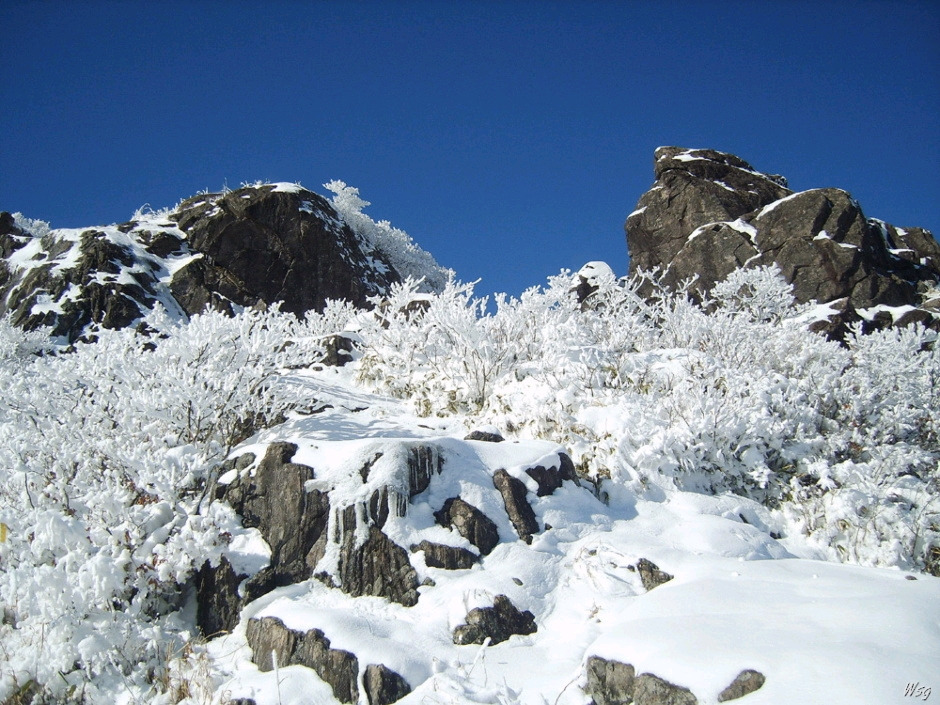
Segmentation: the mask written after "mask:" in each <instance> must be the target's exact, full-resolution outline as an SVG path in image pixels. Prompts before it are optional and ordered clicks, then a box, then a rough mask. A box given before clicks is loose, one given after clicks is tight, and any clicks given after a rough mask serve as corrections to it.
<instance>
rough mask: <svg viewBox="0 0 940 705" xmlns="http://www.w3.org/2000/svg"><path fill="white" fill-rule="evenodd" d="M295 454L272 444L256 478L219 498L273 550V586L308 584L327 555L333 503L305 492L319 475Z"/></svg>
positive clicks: (246, 479)
mask: <svg viewBox="0 0 940 705" xmlns="http://www.w3.org/2000/svg"><path fill="white" fill-rule="evenodd" d="M296 452H297V446H296V445H294V444H293V443H272V444H271V445H269V446H268V449H267V452H266V453H265V455H264V458H263V459H262V460H261V462H260V463H259V464H258V467H257V469H256V470H255V473H254V476H251V475H241V476H239V477H238V478H237V479H236V480H235V481H234V482H232V483H230V484H228V485H225V486H223V487H222V489H221V490H220V491H219V492H218V493H217V494H218V497H219V498H220V499H224V500H225V501H226V502H228V503H229V504H230V505H231V506H232V508H233V509H235V511H236V512H238V514H239V515H241V517H242V519H243V522H244V525H245V526H246V527H250V528H258V529H260V531H261V535H262V536H263V537H264V540H265V541H266V542H267V543H268V545H269V546H270V547H271V565H272V575H271V582H272V585H273V586H279V585H290V584H292V583H296V582H300V581H301V580H306V579H307V578H309V577H310V576H311V575H312V574H313V572H312V571H313V568H314V567H315V566H316V564H317V562H318V561H319V560H320V558H322V557H323V553H324V550H325V544H326V528H327V522H328V519H329V512H330V502H329V498H328V496H327V495H326V494H325V493H323V492H320V491H318V490H310V491H307V490H306V489H305V483H306V482H307V481H308V480H313V479H314V477H315V475H314V470H313V468H310V467H307V466H306V465H298V464H295V463H292V462H291V458H293V457H294V454H295V453H296Z"/></svg>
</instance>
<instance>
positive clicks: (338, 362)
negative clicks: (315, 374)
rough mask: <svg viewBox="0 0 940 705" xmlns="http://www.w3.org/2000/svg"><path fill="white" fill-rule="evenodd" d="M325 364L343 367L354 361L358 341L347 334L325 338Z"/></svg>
mask: <svg viewBox="0 0 940 705" xmlns="http://www.w3.org/2000/svg"><path fill="white" fill-rule="evenodd" d="M323 348H324V354H323V364H324V365H329V366H330V367H343V366H345V365H346V363H348V362H351V361H352V359H353V358H352V352H353V350H355V349H356V341H355V340H353V339H352V338H350V337H349V336H347V335H340V334H337V335H331V336H328V337H327V338H325V339H324V340H323Z"/></svg>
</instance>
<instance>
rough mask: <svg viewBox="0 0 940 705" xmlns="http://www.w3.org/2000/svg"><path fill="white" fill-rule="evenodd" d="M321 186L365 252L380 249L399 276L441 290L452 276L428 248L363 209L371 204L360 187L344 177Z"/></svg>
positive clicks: (431, 289)
mask: <svg viewBox="0 0 940 705" xmlns="http://www.w3.org/2000/svg"><path fill="white" fill-rule="evenodd" d="M323 187H324V188H326V189H327V190H329V191H331V192H332V193H333V194H335V195H334V196H333V198H332V199H331V203H332V204H333V207H334V208H335V209H336V210H337V212H338V213H339V214H340V215H341V216H342V218H343V221H344V222H345V223H346V224H347V225H348V226H349V227H350V228H352V230H353V232H354V233H356V235H357V236H358V237H359V239H360V241H361V242H362V243H363V245H364V248H363V249H364V250H366V254H369V252H370V251H371V250H378V251H379V252H381V253H382V254H383V255H384V256H385V257H386V258H387V259H388V261H389V262H391V263H392V266H393V267H394V268H395V270H396V271H397V272H398V273H399V274H401V276H402V277H404V278H408V277H411V278H413V279H416V280H417V279H423V280H424V284H425V286H424V288H425V289H427V290H428V291H441V290H442V289H443V288H444V286H445V285H446V284H447V282H448V281H449V280H451V279H453V276H454V272H453V270H450V269H446V268H444V267H441V266H440V265H439V264H438V263H437V261H436V260H435V259H434V257H433V256H432V255H431V253H430V252H428V251H426V250H424V249H422V248H421V247H419V246H418V245H417V243H415V241H414V240H412V239H411V236H410V235H409V234H408V233H406V232H405V231H404V230H401V229H400V228H396V227H394V226H392V224H391V223H389V222H388V221H387V220H380V221H378V222H376V221H374V220H372V218H370V217H369V216H367V215H366V214H365V213H363V212H362V209H363V208H365V207H366V206H368V205H370V204H369V201H365V200H363V199H362V198H361V197H360V196H359V189H358V188H355V187H353V186H347V185H346V182H344V181H338V180H334V181H330V182H328V183H326V184H323Z"/></svg>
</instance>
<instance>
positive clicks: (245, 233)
mask: <svg viewBox="0 0 940 705" xmlns="http://www.w3.org/2000/svg"><path fill="white" fill-rule="evenodd" d="M116 229H117V231H119V232H118V233H115V231H114V229H112V228H89V229H88V230H86V231H85V232H84V233H83V234H82V235H81V238H80V242H79V243H77V244H76V243H73V241H72V240H71V239H70V238H71V236H70V235H68V234H63V233H62V232H58V231H52V232H48V233H45V232H44V233H39V234H34V233H29V232H26V231H24V230H23V229H22V228H20V227H18V226H17V225H16V222H15V220H14V219H13V216H12V215H10V214H9V213H5V212H4V213H0V314H3V313H7V312H9V313H10V315H11V319H12V321H13V323H14V324H15V325H18V326H22V327H24V328H27V329H35V328H38V327H40V326H49V327H51V328H52V329H53V334H54V335H56V336H64V337H66V338H67V339H68V340H69V341H70V342H71V341H74V340H77V339H79V338H91V337H93V335H94V332H95V330H96V329H98V328H123V327H127V326H130V325H134V324H136V323H137V322H138V321H139V320H140V318H141V317H142V316H144V315H146V314H147V313H149V311H151V310H152V309H153V308H154V306H155V305H156V304H157V303H158V302H160V303H163V304H164V305H166V306H167V307H168V308H171V309H173V310H172V311H171V313H173V314H174V315H180V316H183V315H185V314H190V315H192V314H194V313H199V312H201V311H203V310H205V309H206V308H212V309H216V310H220V311H224V312H226V313H232V312H234V310H236V308H237V307H245V308H249V307H255V308H261V309H265V308H267V307H268V306H271V305H273V304H275V303H278V302H281V306H282V309H283V310H285V311H289V312H291V313H295V314H297V315H302V314H304V313H305V312H307V311H310V310H320V309H322V308H323V306H324V304H325V302H326V300H327V299H345V300H347V301H351V302H353V303H355V304H357V305H360V306H368V305H369V301H368V299H369V297H372V296H378V295H382V294H385V293H387V291H388V289H389V286H390V285H391V284H392V283H394V282H396V281H399V280H400V278H401V277H400V276H399V273H398V272H397V271H396V270H395V268H394V267H393V266H392V264H391V263H390V262H389V261H388V258H387V257H386V255H385V254H383V253H382V252H380V251H378V250H375V249H372V246H371V245H369V244H367V243H364V242H363V241H361V240H360V239H359V237H357V236H356V235H355V234H354V233H353V231H352V230H351V229H350V228H349V227H348V226H347V225H346V224H344V223H343V222H342V219H341V217H340V216H339V214H338V213H337V212H336V210H335V209H334V208H333V206H332V205H331V204H330V203H329V202H328V201H327V200H326V199H324V198H322V197H321V196H319V195H317V194H315V193H312V192H310V191H307V190H305V189H301V188H297V189H280V188H276V187H275V186H273V185H264V186H251V187H245V188H240V189H237V190H235V191H231V192H228V193H224V194H203V195H200V196H196V197H194V198H190V199H188V200H186V201H184V202H183V203H182V204H180V206H179V207H178V208H177V210H176V211H175V212H173V213H170V214H169V215H168V216H167V218H166V219H165V221H155V220H154V219H152V218H148V219H147V220H139V221H131V222H128V223H124V224H123V225H119V226H116ZM115 235H117V237H116V236H115ZM37 240H38V241H39V245H40V246H39V248H38V253H37V256H36V257H35V258H34V259H33V261H31V262H29V263H28V266H19V265H17V266H11V265H10V264H9V263H8V261H7V260H8V258H9V257H10V255H11V254H13V253H14V252H15V251H17V250H19V249H20V248H22V247H23V246H24V245H25V244H27V243H29V242H35V241H37ZM73 245H75V247H73ZM185 255H195V257H192V258H191V259H190V261H189V262H188V263H186V264H185V265H184V266H182V267H180V268H179V269H177V270H176V271H174V272H173V273H172V276H171V273H170V271H169V268H168V262H167V258H168V257H171V256H179V257H182V256H185ZM349 344H350V340H349V339H347V338H343V337H336V338H333V339H331V340H328V341H327V354H326V360H325V362H327V363H328V364H344V363H345V362H346V361H348V359H349V356H348V355H346V354H344V353H348V352H349V350H351V348H350V347H349Z"/></svg>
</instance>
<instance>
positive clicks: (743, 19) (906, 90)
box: [0, 0, 940, 294]
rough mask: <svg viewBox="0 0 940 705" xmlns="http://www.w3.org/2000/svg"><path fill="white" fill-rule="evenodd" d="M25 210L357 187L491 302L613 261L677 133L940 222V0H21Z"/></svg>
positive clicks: (1, 197) (793, 179) (7, 120)
mask: <svg viewBox="0 0 940 705" xmlns="http://www.w3.org/2000/svg"><path fill="white" fill-rule="evenodd" d="M0 26H2V27H3V28H4V38H3V41H2V42H0V103H2V109H0V165H2V166H0V209H2V210H9V211H20V212H23V213H24V214H25V215H27V216H30V217H33V218H41V219H43V220H48V221H50V222H51V223H52V225H53V226H54V227H77V226H84V225H93V224H104V223H112V222H121V221H124V220H126V219H128V218H129V217H130V215H131V214H132V213H133V211H134V210H135V209H136V208H137V207H139V206H141V205H143V204H144V203H149V204H150V205H152V206H153V207H154V208H159V207H162V206H168V205H174V204H175V203H176V202H177V201H179V200H180V199H181V198H183V197H186V196H189V195H192V194H194V193H195V192H197V191H200V190H203V189H210V190H219V189H220V188H221V187H223V185H226V184H227V185H228V186H229V187H236V186H238V185H239V184H240V183H242V182H252V181H255V180H258V179H263V180H271V181H300V182H301V183H303V184H304V185H305V186H307V187H308V188H311V189H312V190H314V191H318V192H320V193H326V191H325V190H324V189H323V188H322V187H321V184H323V183H325V182H326V181H329V180H331V179H342V180H343V181H346V182H347V183H348V184H350V185H353V186H357V187H358V188H359V189H360V191H361V195H362V196H363V198H365V199H366V200H368V201H371V202H372V204H373V205H372V206H370V207H369V208H368V209H367V211H366V212H367V213H369V214H370V215H371V216H372V217H373V218H375V219H377V220H378V219H388V220H390V221H391V222H392V224H393V225H395V226H397V227H399V228H402V229H404V230H406V231H407V232H409V233H410V234H411V235H412V237H414V238H415V240H416V241H417V242H418V243H419V244H421V245H422V246H423V247H424V248H426V249H428V250H429V251H430V252H431V253H432V254H434V255H435V257H437V259H438V260H439V261H440V262H441V263H442V264H444V265H446V266H450V267H452V268H454V269H456V271H457V274H458V276H459V277H460V278H461V279H463V280H474V279H478V278H480V279H482V282H481V284H480V285H479V288H478V291H479V292H480V293H485V292H489V291H494V290H495V291H508V292H509V293H512V294H518V293H519V292H521V291H522V290H523V289H524V288H526V287H528V286H531V285H534V284H540V283H542V282H543V281H544V280H545V278H546V277H547V276H549V275H551V274H555V273H557V272H558V270H560V269H561V268H563V267H567V268H571V269H577V268H579V267H580V266H581V265H582V264H583V263H584V262H586V261H589V260H593V259H603V260H606V261H608V262H609V263H610V264H611V266H613V268H614V270H615V271H616V272H617V273H618V274H623V273H625V272H626V267H627V253H626V245H625V239H624V235H623V222H624V220H625V218H626V216H627V214H628V213H630V211H632V210H633V208H634V206H635V204H636V201H637V199H638V198H639V197H640V195H641V194H642V193H643V192H644V191H645V190H646V189H648V188H649V186H650V185H651V184H652V180H653V176H652V154H653V150H654V149H655V148H656V147H657V146H659V145H664V144H676V145H681V146H686V147H709V148H714V149H720V150H724V151H729V152H733V153H735V154H737V155H738V156H740V157H742V158H744V159H746V160H748V161H749V162H751V163H752V164H753V165H754V166H755V167H756V168H757V169H760V170H763V171H769V172H774V173H780V174H783V175H785V176H787V177H788V178H789V180H790V185H791V187H793V188H795V189H798V190H802V189H807V188H815V187H821V186H837V187H840V188H844V189H846V190H848V191H850V192H852V194H853V195H854V196H855V197H856V198H857V199H858V200H859V201H860V202H861V204H862V207H863V208H864V210H865V212H866V214H867V215H869V216H874V217H879V218H882V219H884V220H887V221H889V222H892V223H894V224H896V225H899V226H912V225H919V226H922V227H926V228H928V229H931V230H932V231H933V232H934V233H935V234H937V233H940V206H938V196H940V175H938V171H940V168H938V167H940V129H938V128H940V121H938V116H940V3H935V2H924V3H918V2H903V3H902V2H864V1H854V2H803V1H797V0H793V1H790V2H777V3H770V2H746V3H735V2H705V1H704V0H703V1H700V2H668V1H666V2H603V1H601V0H597V1H593V2H591V1H588V0H584V1H582V2H552V1H544V2H516V1H514V0H502V1H501V2H395V1H394V0H385V2H286V1H280V2H279V1H277V0H275V1H273V2H265V3H261V2H239V1H237V0H236V1H234V2H200V1H198V0H195V1H190V2H186V3H176V2H146V3H144V2H107V3H102V2H84V1H82V2H67V1H65V0H62V1H61V2H21V1H19V0H4V2H2V3H0Z"/></svg>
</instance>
